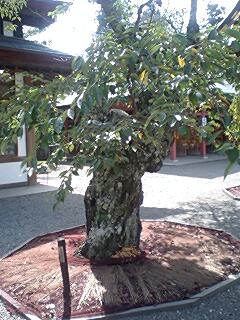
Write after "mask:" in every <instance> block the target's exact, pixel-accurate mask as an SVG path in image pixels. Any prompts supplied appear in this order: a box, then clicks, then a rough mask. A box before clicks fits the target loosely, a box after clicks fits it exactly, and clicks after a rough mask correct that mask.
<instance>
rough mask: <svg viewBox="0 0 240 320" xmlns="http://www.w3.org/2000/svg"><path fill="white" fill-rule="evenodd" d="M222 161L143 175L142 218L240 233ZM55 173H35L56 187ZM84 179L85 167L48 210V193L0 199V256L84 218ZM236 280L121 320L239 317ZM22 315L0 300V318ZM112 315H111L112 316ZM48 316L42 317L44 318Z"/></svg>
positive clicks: (238, 180) (238, 206)
mask: <svg viewBox="0 0 240 320" xmlns="http://www.w3.org/2000/svg"><path fill="white" fill-rule="evenodd" d="M225 166H226V161H215V162H209V163H201V164H191V165H183V166H165V167H163V168H162V170H161V172H160V173H155V174H145V175H144V177H143V189H144V202H143V205H142V208H141V215H142V217H143V218H145V219H159V218H160V219H165V220H171V221H177V222H184V223H190V224H198V225H202V226H208V227H213V228H218V229H224V230H226V231H227V232H230V233H232V234H233V235H235V236H236V237H239V238H240V201H236V200H233V199H231V198H229V197H228V196H227V195H225V194H224V193H223V191H222V188H223V187H225V186H231V185H239V184H240V173H239V172H238V171H239V167H235V168H234V169H233V171H232V173H231V174H230V175H229V176H228V177H227V179H226V181H223V178H222V174H223V171H224V168H225ZM56 176H57V173H53V174H50V175H48V176H44V175H43V176H41V177H40V181H41V182H42V183H48V185H51V186H56V185H58V183H59V181H58V179H56ZM88 181H89V178H87V177H86V174H85V171H83V172H81V174H80V177H78V178H75V180H74V181H73V185H74V188H75V190H74V194H72V195H71V196H69V197H68V198H67V200H66V201H65V203H64V204H62V205H60V206H59V207H57V209H56V210H55V211H53V210H52V205H53V203H54V201H55V200H54V194H53V193H41V194H33V195H29V196H19V197H15V198H5V199H0V221H4V223H1V225H0V244H1V245H0V256H3V255H4V254H6V253H7V252H9V251H10V250H12V249H14V248H15V247H16V246H19V245H20V244H22V243H23V242H24V241H26V240H28V239H29V238H31V237H35V236H37V235H39V234H42V233H46V232H51V231H55V230H59V229H61V228H63V227H64V228H66V227H72V226H74V225H77V224H79V223H84V221H85V218H84V204H83V194H84V191H85V189H86V186H87V184H88ZM239 296H240V285H235V286H233V287H231V288H230V289H228V290H225V291H223V292H221V293H218V294H216V295H214V296H213V297H211V298H208V299H206V300H204V301H203V302H202V303H201V304H198V305H196V306H194V307H191V308H185V309H181V310H175V311H168V312H154V313H151V314H148V315H147V314H145V315H144V314H140V315H137V316H131V317H125V319H126V320H129V319H132V320H134V319H136V320H137V319H138V320H150V319H151V320H152V319H156V320H157V319H159V320H188V319H189V320H190V319H191V320H192V319H194V320H205V319H209V320H215V319H218V320H220V319H224V320H226V319H228V320H238V319H239V318H240V304H239ZM11 319H12V320H15V319H17V320H22V319H23V318H21V317H19V316H18V317H15V316H13V315H12V316H10V315H9V314H8V313H7V311H6V309H5V308H4V305H3V304H2V303H1V302H0V320H11ZM115 319H116V318H115ZM46 320H48V319H46Z"/></svg>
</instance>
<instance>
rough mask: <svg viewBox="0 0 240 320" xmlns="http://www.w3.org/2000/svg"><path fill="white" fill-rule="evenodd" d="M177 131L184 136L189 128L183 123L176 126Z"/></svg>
mask: <svg viewBox="0 0 240 320" xmlns="http://www.w3.org/2000/svg"><path fill="white" fill-rule="evenodd" d="M178 132H179V133H180V134H181V135H182V136H186V135H187V134H188V132H189V128H188V127H187V126H185V125H183V126H181V127H179V128H178Z"/></svg>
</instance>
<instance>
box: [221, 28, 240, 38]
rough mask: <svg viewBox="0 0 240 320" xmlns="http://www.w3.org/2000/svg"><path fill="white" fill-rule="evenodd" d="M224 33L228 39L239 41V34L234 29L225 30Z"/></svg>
mask: <svg viewBox="0 0 240 320" xmlns="http://www.w3.org/2000/svg"><path fill="white" fill-rule="evenodd" d="M224 33H225V34H226V35H228V36H230V37H233V38H235V39H237V40H240V32H239V31H237V30H235V29H227V30H225V31H224Z"/></svg>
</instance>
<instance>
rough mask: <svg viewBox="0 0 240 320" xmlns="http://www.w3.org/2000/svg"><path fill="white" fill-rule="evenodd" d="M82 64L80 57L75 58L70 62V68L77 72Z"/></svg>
mask: <svg viewBox="0 0 240 320" xmlns="http://www.w3.org/2000/svg"><path fill="white" fill-rule="evenodd" d="M84 64H85V62H84V60H83V58H82V57H81V56H79V57H75V58H74V59H73V61H72V68H73V70H74V71H79V70H81V69H82V67H83V65H84Z"/></svg>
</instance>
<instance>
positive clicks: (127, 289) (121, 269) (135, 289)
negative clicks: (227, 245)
mask: <svg viewBox="0 0 240 320" xmlns="http://www.w3.org/2000/svg"><path fill="white" fill-rule="evenodd" d="M178 250H179V254H180V255H182V258H176V259H175V258H174V256H173V258H172V260H171V261H168V262H167V263H166V262H165V261H164V259H163V261H157V260H154V259H153V260H152V259H147V258H146V259H145V260H144V261H141V262H135V263H132V264H126V265H118V266H112V267H111V268H109V267H104V266H100V267H99V266H92V267H91V270H92V273H93V276H94V279H95V282H94V284H93V286H92V290H91V293H92V297H91V299H92V303H93V305H95V306H98V308H99V309H100V310H101V311H103V312H105V313H109V312H117V311H120V310H126V309H130V308H134V307H141V306H148V305H154V304H159V303H165V302H170V301H176V300H181V299H186V298H188V297H189V296H191V295H193V294H196V293H198V292H200V291H201V289H202V288H206V287H209V286H211V285H213V284H215V283H217V282H219V281H220V280H221V277H220V275H219V274H218V273H216V272H213V271H210V270H208V269H207V266H206V267H203V266H200V265H199V263H198V261H197V260H194V259H189V260H188V259H187V257H188V256H189V254H187V253H186V252H184V251H185V250H184V249H183V248H178ZM187 252H188V250H187ZM96 292H97V294H96ZM91 293H89V294H90V295H91ZM83 310H84V309H83Z"/></svg>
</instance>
